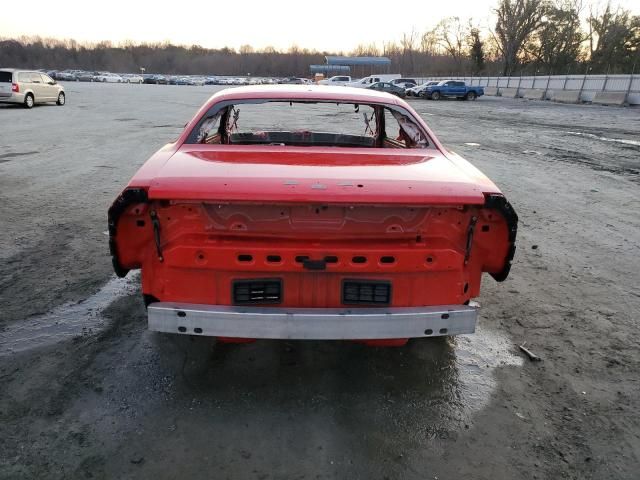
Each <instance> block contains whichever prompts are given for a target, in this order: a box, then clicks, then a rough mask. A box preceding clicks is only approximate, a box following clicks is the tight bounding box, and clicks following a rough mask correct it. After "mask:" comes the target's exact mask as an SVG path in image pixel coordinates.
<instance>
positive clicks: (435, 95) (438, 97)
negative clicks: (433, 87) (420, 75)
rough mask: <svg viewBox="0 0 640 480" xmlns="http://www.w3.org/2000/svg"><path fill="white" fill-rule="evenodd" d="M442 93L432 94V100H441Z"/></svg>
mask: <svg viewBox="0 0 640 480" xmlns="http://www.w3.org/2000/svg"><path fill="white" fill-rule="evenodd" d="M440 97H441V95H440V92H437V91H436V92H431V100H440Z"/></svg>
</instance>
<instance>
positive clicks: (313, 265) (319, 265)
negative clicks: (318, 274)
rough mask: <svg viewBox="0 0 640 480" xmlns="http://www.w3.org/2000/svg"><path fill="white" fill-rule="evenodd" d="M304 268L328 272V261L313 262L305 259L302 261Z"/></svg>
mask: <svg viewBox="0 0 640 480" xmlns="http://www.w3.org/2000/svg"><path fill="white" fill-rule="evenodd" d="M302 266H303V267H304V268H306V269H307V270H326V269H327V262H326V260H311V259H310V258H305V259H304V260H303V261H302Z"/></svg>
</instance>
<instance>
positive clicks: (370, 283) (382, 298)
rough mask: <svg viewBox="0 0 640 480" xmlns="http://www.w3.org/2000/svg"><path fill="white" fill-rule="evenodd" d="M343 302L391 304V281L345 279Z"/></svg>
mask: <svg viewBox="0 0 640 480" xmlns="http://www.w3.org/2000/svg"><path fill="white" fill-rule="evenodd" d="M342 303H344V304H345V305H350V304H351V305H353V304H367V305H389V304H390V303H391V283H390V282H386V281H382V280H344V281H343V282H342Z"/></svg>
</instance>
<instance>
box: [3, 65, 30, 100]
mask: <svg viewBox="0 0 640 480" xmlns="http://www.w3.org/2000/svg"><path fill="white" fill-rule="evenodd" d="M17 77H18V75H17V72H16V71H14V70H9V69H3V70H0V103H23V102H24V88H22V89H21V88H20V83H19V82H18V80H17Z"/></svg>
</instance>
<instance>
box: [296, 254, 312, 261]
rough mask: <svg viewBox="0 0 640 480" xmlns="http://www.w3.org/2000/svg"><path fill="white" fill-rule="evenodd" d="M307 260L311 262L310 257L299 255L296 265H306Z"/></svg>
mask: <svg viewBox="0 0 640 480" xmlns="http://www.w3.org/2000/svg"><path fill="white" fill-rule="evenodd" d="M305 260H309V256H308V255H298V256H297V257H296V263H304V261H305Z"/></svg>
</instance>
